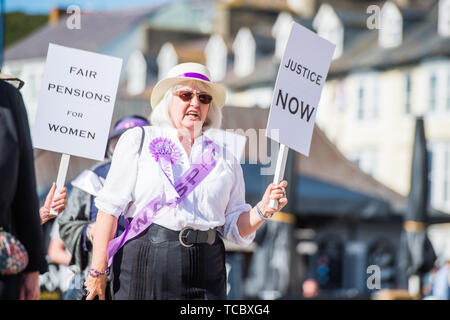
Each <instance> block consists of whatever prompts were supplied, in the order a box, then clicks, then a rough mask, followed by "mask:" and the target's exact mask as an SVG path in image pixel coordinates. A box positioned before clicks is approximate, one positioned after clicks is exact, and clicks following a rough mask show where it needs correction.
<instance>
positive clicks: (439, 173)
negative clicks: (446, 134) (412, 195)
mask: <svg viewBox="0 0 450 320" xmlns="http://www.w3.org/2000/svg"><path fill="white" fill-rule="evenodd" d="M431 167H432V168H433V170H432V171H431V183H430V184H431V190H430V191H431V205H432V206H434V207H436V209H439V210H443V211H448V210H450V142H439V143H435V144H433V146H432V155H431Z"/></svg>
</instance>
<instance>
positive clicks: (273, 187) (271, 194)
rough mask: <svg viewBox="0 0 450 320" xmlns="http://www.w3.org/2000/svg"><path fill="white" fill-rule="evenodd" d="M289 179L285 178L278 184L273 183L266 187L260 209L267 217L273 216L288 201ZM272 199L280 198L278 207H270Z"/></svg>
mask: <svg viewBox="0 0 450 320" xmlns="http://www.w3.org/2000/svg"><path fill="white" fill-rule="evenodd" d="M287 184H288V183H287V181H286V180H283V181H281V182H280V183H279V184H278V185H277V184H274V183H271V184H269V186H268V187H267V189H266V192H265V193H264V196H263V198H262V200H261V202H260V207H259V209H260V211H261V213H262V214H263V215H264V216H265V217H267V218H268V217H271V216H272V215H273V214H274V213H275V212H278V211H281V209H283V208H284V206H285V205H286V204H287V203H288V199H287V197H286V187H287ZM270 200H278V209H272V208H270V207H269V203H270Z"/></svg>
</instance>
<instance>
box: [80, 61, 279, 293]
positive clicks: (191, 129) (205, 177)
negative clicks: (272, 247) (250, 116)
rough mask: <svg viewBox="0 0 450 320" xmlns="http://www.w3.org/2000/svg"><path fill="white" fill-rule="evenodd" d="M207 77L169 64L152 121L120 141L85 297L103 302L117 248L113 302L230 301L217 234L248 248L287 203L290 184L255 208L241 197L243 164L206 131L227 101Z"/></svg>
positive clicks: (101, 204) (102, 198)
mask: <svg viewBox="0 0 450 320" xmlns="http://www.w3.org/2000/svg"><path fill="white" fill-rule="evenodd" d="M209 79H210V75H209V71H208V70H207V69H206V68H205V67H204V66H203V65H200V64H196V63H184V64H180V65H177V66H175V67H173V68H172V69H171V70H170V71H169V73H168V76H167V77H166V78H165V79H162V80H161V81H159V82H158V83H157V84H156V86H155V87H154V88H153V91H152V96H151V104H152V107H153V108H154V110H153V112H152V115H151V119H150V120H151V123H152V125H153V126H148V127H145V130H144V133H141V131H140V130H139V129H132V130H129V131H127V132H126V133H125V134H124V135H123V136H122V137H121V138H120V140H119V142H118V144H117V147H116V149H115V153H114V156H113V159H112V164H111V169H110V171H109V175H108V177H107V180H106V182H105V185H104V188H103V189H102V190H101V191H100V192H99V194H98V197H97V198H96V200H95V204H96V206H97V207H98V208H99V212H98V216H97V222H96V229H95V237H94V245H93V256H92V263H91V268H90V271H89V277H88V279H87V280H86V283H85V285H86V294H87V300H91V299H94V297H96V296H98V297H99V298H100V299H104V298H105V288H106V282H107V277H108V263H109V264H111V256H112V255H113V254H114V253H115V255H114V260H113V264H112V267H113V283H112V284H113V285H112V287H113V294H114V299H225V298H226V272H225V249H224V245H223V242H222V240H221V238H220V237H219V236H218V234H220V235H221V236H222V237H224V238H226V239H228V240H230V241H233V242H235V243H237V244H239V245H248V244H249V243H250V242H251V241H252V240H253V238H254V236H255V231H256V230H257V229H258V228H259V227H260V226H261V225H262V223H263V222H264V221H265V220H267V219H269V218H270V217H271V216H272V215H273V213H274V212H276V211H279V210H281V209H282V208H283V207H284V206H285V205H286V203H287V198H286V193H285V188H286V186H287V182H286V181H283V182H281V183H280V184H279V185H273V184H271V185H269V186H268V187H267V189H266V191H265V193H264V196H263V198H262V200H261V201H260V202H259V203H258V205H257V206H256V207H254V208H251V206H250V205H248V204H246V203H245V187H244V179H243V175H242V169H241V166H240V164H239V163H238V162H237V161H231V160H229V159H228V158H229V157H227V158H225V156H224V154H225V152H224V148H223V147H219V146H217V145H216V144H215V143H214V142H212V141H211V139H210V138H208V131H207V130H208V129H209V128H219V127H220V122H221V111H220V108H221V107H222V106H223V105H224V103H225V90H224V88H223V87H222V86H220V85H218V84H215V83H212V82H211V81H210V80H209ZM199 181H201V182H199ZM270 199H275V200H278V201H279V206H278V210H274V209H271V208H269V201H270ZM146 210H147V211H146ZM120 215H124V216H125V218H128V219H130V221H131V224H130V228H129V229H127V230H128V231H129V232H128V231H125V232H124V235H127V236H128V235H131V236H130V239H128V238H124V239H119V240H117V241H116V239H115V240H113V241H111V243H109V242H110V240H111V239H112V237H113V235H114V233H115V228H116V225H117V218H118V217H119V216H120ZM152 221H153V224H151V222H152ZM141 223H142V224H143V225H144V227H145V228H144V227H142V225H141ZM108 243H109V247H108ZM123 243H125V244H124V245H123ZM122 245H123V246H122Z"/></svg>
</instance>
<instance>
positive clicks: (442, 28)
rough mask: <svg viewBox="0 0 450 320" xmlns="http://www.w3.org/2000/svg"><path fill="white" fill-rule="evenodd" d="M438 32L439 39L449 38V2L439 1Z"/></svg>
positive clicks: (446, 0) (449, 0)
mask: <svg viewBox="0 0 450 320" xmlns="http://www.w3.org/2000/svg"><path fill="white" fill-rule="evenodd" d="M438 32H439V35H440V36H441V37H450V0H440V1H439V15H438Z"/></svg>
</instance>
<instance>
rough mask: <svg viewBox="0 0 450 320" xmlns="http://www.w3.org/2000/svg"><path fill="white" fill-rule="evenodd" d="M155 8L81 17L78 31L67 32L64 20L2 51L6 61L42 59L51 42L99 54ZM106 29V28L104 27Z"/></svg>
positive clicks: (107, 12)
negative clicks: (105, 46) (103, 47)
mask: <svg viewBox="0 0 450 320" xmlns="http://www.w3.org/2000/svg"><path fill="white" fill-rule="evenodd" d="M155 9H156V7H152V8H146V9H138V10H137V9H134V10H121V11H104V12H92V13H82V15H81V20H80V22H81V28H80V29H72V30H71V29H68V28H67V25H66V21H67V20H66V19H65V18H63V19H60V20H59V21H58V22H57V23H56V24H55V25H46V26H44V27H42V28H40V29H38V30H37V31H36V32H34V33H32V34H31V35H29V36H28V37H26V38H25V39H24V40H22V41H20V42H18V43H17V44H15V45H13V46H12V47H10V48H9V49H7V50H6V51H5V60H6V61H7V60H21V59H31V58H45V57H46V56H47V50H48V44H49V43H50V42H52V43H55V44H59V45H63V46H69V47H74V48H78V49H82V50H88V51H99V49H101V48H102V46H104V45H106V44H108V43H109V42H110V41H114V40H116V39H117V38H118V37H119V36H120V35H122V34H124V33H125V32H127V31H128V30H129V29H130V28H132V27H135V26H137V25H138V24H139V23H140V22H141V21H142V20H143V19H145V18H147V17H149V15H150V14H152V12H154V11H155ZM105 26H107V27H105Z"/></svg>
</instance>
